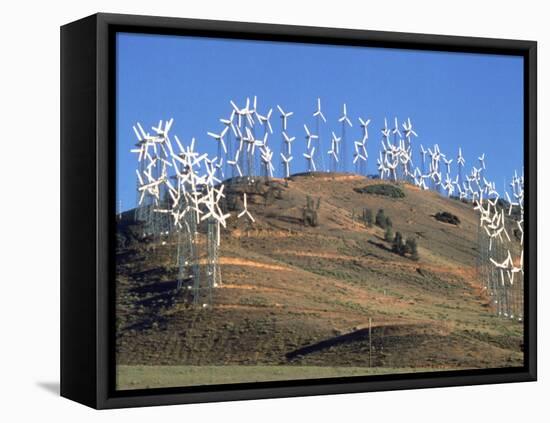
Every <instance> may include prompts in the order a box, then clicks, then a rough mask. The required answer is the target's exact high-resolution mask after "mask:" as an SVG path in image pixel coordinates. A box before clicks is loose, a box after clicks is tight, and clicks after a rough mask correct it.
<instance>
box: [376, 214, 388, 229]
mask: <svg viewBox="0 0 550 423" xmlns="http://www.w3.org/2000/svg"><path fill="white" fill-rule="evenodd" d="M375 223H376V226H379V227H381V228H382V229H386V215H385V214H384V209H379V210H378V212H377V213H376V218H375Z"/></svg>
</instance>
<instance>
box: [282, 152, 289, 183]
mask: <svg viewBox="0 0 550 423" xmlns="http://www.w3.org/2000/svg"><path fill="white" fill-rule="evenodd" d="M280 154H281V159H282V160H283V166H284V168H285V175H286V177H287V178H289V177H290V162H291V161H292V156H288V157H287V156H285V155H284V154H283V153H280Z"/></svg>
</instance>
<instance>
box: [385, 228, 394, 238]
mask: <svg viewBox="0 0 550 423" xmlns="http://www.w3.org/2000/svg"><path fill="white" fill-rule="evenodd" d="M384 239H385V240H386V241H388V242H392V241H393V231H392V230H391V228H390V227H389V226H388V227H387V228H386V232H385V233H384Z"/></svg>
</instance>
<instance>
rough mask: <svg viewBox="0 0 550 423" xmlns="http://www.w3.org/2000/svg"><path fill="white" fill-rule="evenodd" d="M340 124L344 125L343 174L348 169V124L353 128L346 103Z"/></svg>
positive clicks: (339, 120)
mask: <svg viewBox="0 0 550 423" xmlns="http://www.w3.org/2000/svg"><path fill="white" fill-rule="evenodd" d="M338 122H341V123H342V137H341V138H342V143H343V146H342V156H343V158H342V166H343V172H345V171H346V168H347V160H348V159H347V142H346V124H348V125H349V127H350V128H351V127H352V126H353V125H352V124H351V120H349V118H348V110H347V107H346V103H344V105H343V108H342V116H340V118H339V119H338Z"/></svg>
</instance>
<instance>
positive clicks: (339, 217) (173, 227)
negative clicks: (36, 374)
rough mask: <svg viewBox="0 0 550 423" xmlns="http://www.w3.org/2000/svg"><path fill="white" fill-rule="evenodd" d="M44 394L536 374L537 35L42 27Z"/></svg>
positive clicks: (176, 399) (107, 397)
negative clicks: (49, 42) (48, 174)
mask: <svg viewBox="0 0 550 423" xmlns="http://www.w3.org/2000/svg"><path fill="white" fill-rule="evenodd" d="M61 72H62V73H61V193H62V196H61V224H62V225H61V226H62V230H61V394H62V395H63V396H65V397H67V398H70V399H72V400H75V401H78V402H81V403H83V404H86V405H89V406H91V407H95V408H116V407H130V406H145V405H157V404H176V403H190V402H206V401H226V400H240V399H254V398H273V397H285V396H300V395H317V394H331V393H345V392H366V391H375V390H396V389H411V388H427V387H438V386H458V385H473V384H485V383H502V382H521V381H533V380H536V274H537V273H536V272H537V270H536V269H537V267H536V222H537V217H536V210H537V209H536V104H537V103H536V93H537V91H536V43H535V42H532V41H517V40H500V39H498V40H497V39H483V38H467V37H451V36H439V35H420V34H405V33H389V32H374V31H363V30H349V29H334V28H313V27H298V26H283V25H267V24H256V23H240V22H218V21H206V20H191V19H176V18H160V17H148V16H129V15H113V14H97V15H93V16H90V17H87V18H84V19H82V20H79V21H76V22H73V23H70V24H67V25H65V26H63V27H62V28H61Z"/></svg>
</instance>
